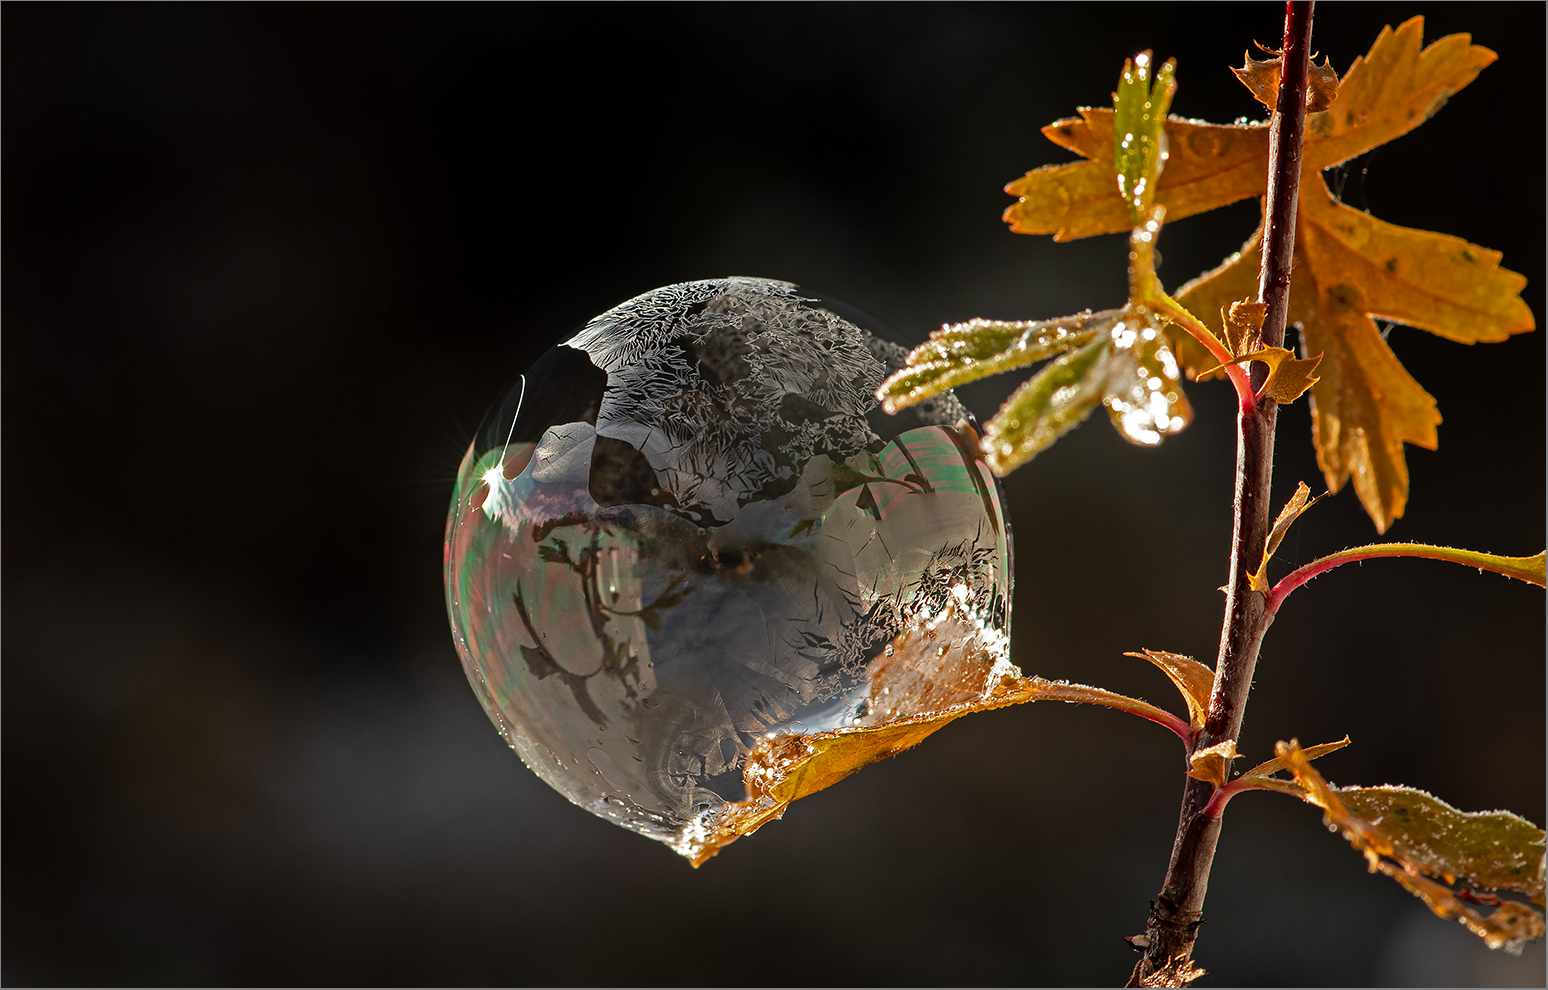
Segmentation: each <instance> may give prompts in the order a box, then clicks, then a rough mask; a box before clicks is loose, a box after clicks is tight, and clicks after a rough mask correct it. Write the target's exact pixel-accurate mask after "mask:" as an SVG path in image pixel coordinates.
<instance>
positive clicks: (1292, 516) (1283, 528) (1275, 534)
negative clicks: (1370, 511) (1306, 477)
mask: <svg viewBox="0 0 1548 990" xmlns="http://www.w3.org/2000/svg"><path fill="white" fill-rule="evenodd" d="M1324 494H1325V493H1324ZM1323 497H1324V495H1318V496H1317V497H1316V498H1312V497H1311V489H1310V488H1307V487H1306V482H1304V481H1298V482H1296V485H1295V494H1294V495H1292V496H1290V501H1288V502H1286V503H1285V507H1284V508H1283V509H1280V510H1279V517H1278V518H1277V519H1275V520H1274V527H1273V529H1271V530H1270V531H1269V535H1268V539H1267V540H1266V541H1265V543H1264V546H1263V562H1262V563H1261V564H1259V565H1258V570H1257V571H1256V573H1253V574H1249V575H1248V576H1247V585H1248V587H1250V588H1252V590H1253V591H1268V590H1269V584H1268V581H1267V580H1266V579H1265V577H1264V575H1265V573H1266V572H1267V571H1268V562H1269V558H1270V557H1272V556H1273V555H1274V551H1275V550H1278V549H1279V544H1280V542H1281V541H1283V540H1284V538H1285V534H1286V533H1288V532H1289V531H1290V527H1291V526H1292V525H1293V524H1294V523H1295V521H1296V520H1297V519H1299V518H1301V513H1303V512H1305V511H1306V510H1307V509H1309V508H1311V507H1312V506H1314V505H1316V504H1317V503H1318V502H1320V501H1321V500H1322V499H1323Z"/></svg>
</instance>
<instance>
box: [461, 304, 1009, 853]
mask: <svg viewBox="0 0 1548 990" xmlns="http://www.w3.org/2000/svg"><path fill="white" fill-rule="evenodd" d="M905 355H906V348H904V347H902V346H901V345H900V344H898V343H897V342H896V340H895V339H893V337H892V335H891V333H890V331H887V330H886V329H885V328H883V327H882V326H880V325H879V324H877V323H876V322H875V321H873V320H871V319H870V318H868V317H866V316H864V315H863V314H860V313H858V312H856V311H854V310H852V309H850V308H848V307H846V306H844V305H843V304H841V303H838V302H836V301H833V300H828V299H824V298H823V297H821V296H818V295H816V294H814V293H811V292H807V291H805V290H802V289H800V288H798V287H796V286H794V285H791V284H789V283H785V282H776V281H771V280H766V279H754V278H728V279H715V280H707V281H702V282H690V283H686V284H682V285H673V286H668V287H666V288H662V289H657V290H655V291H653V292H649V293H646V294H645V295H642V296H639V297H637V298H635V299H632V300H630V301H628V302H626V303H624V304H622V305H620V306H618V307H616V308H614V309H612V310H609V311H608V312H606V313H604V314H602V315H601V316H598V317H596V318H595V319H593V320H591V321H590V322H589V323H587V324H586V326H585V327H584V328H583V329H582V330H581V331H580V332H579V333H578V334H576V336H575V337H573V338H572V339H571V340H569V341H567V342H566V343H565V344H563V345H561V346H559V347H556V348H554V350H553V351H551V352H550V353H549V354H547V355H546V356H545V357H544V358H543V359H542V360H541V361H539V362H538V364H537V365H536V366H534V367H533V369H532V370H531V371H530V372H529V373H527V374H526V375H524V376H522V379H521V380H520V381H519V382H518V383H517V385H516V386H515V387H514V388H513V389H512V390H511V392H510V394H509V395H508V396H507V397H506V399H505V401H504V403H503V404H502V406H501V408H500V410H499V412H498V414H497V415H496V416H495V417H494V419H493V421H492V422H491V423H490V425H489V426H488V428H486V429H485V430H484V432H483V433H482V434H481V436H480V437H479V438H478V439H477V440H475V442H474V443H473V445H472V446H471V447H470V448H469V450H468V453H467V455H466V456H465V457H464V459H463V462H462V465H461V468H460V469H459V471H458V477H457V487H456V491H455V493H454V495H453V498H452V505H451V512H450V516H449V518H448V521H447V530H446V547H445V576H446V596H447V608H448V611H449V614H450V618H451V625H452V633H453V638H454V640H455V642H456V645H457V650H458V653H459V654H460V656H461V659H462V663H463V667H464V669H465V671H466V673H467V676H468V680H469V682H470V683H471V684H472V685H473V688H474V691H475V692H476V693H477V694H478V697H479V699H480V701H481V702H482V703H483V706H484V709H485V711H486V712H487V713H488V714H489V717H490V718H491V720H492V721H493V722H494V723H495V726H496V727H497V728H498V729H499V731H500V733H501V734H502V735H503V736H504V737H505V738H506V740H507V741H508V742H509V743H510V745H511V746H512V747H513V748H514V749H515V750H516V751H517V753H519V754H520V756H521V758H522V760H523V761H524V762H525V763H526V764H527V766H529V767H531V768H532V769H533V770H534V771H535V772H536V773H537V774H538V775H539V776H540V777H542V778H543V779H544V780H545V781H547V782H548V783H549V784H550V785H552V786H553V787H554V788H555V789H556V790H558V791H559V792H560V793H562V794H564V795H565V796H566V797H567V798H569V799H570V800H571V801H573V802H575V803H576V804H578V805H580V806H581V807H583V808H586V809H587V810H589V811H591V812H593V813H595V814H597V815H600V816H602V817H605V818H608V819H609V820H612V821H614V822H617V823H618V824H620V825H623V826H624V827H626V828H630V829H633V830H634V831H636V832H640V833H642V834H644V835H647V836H650V837H652V838H656V839H660V840H662V841H665V842H667V843H669V844H670V845H672V846H673V847H674V848H676V849H678V851H680V852H683V853H684V854H685V855H692V854H693V852H694V850H695V849H696V848H697V847H696V845H695V844H696V842H698V839H697V838H696V837H701V836H703V835H705V834H706V831H707V830H709V831H712V830H713V827H714V824H715V822H716V820H717V818H718V817H719V816H722V815H724V814H725V813H726V811H727V809H728V807H729V806H733V805H736V804H737V803H738V802H744V801H746V800H747V796H748V791H747V786H746V784H745V782H744V771H749V759H750V757H751V756H752V755H753V754H754V751H755V750H757V749H758V748H759V747H760V745H766V744H769V743H770V742H772V741H778V740H780V739H782V738H784V737H789V736H800V735H805V734H806V733H815V732H824V731H829V730H840V729H846V728H849V727H855V726H862V725H866V726H874V725H876V724H879V723H882V722H884V721H885V718H886V717H887V712H886V711H883V710H882V706H880V705H878V704H875V703H874V700H873V695H872V689H873V688H874V687H876V686H877V684H879V683H880V682H879V681H877V679H876V678H877V676H878V671H879V670H881V669H883V668H885V667H887V666H888V665H889V663H893V662H894V661H893V660H892V658H893V644H894V642H901V641H902V640H900V639H899V637H901V636H905V634H906V632H907V631H908V630H909V629H916V628H919V626H920V624H921V623H928V622H930V621H932V617H934V621H937V622H938V621H939V616H941V615H943V614H947V613H951V614H954V615H959V616H971V617H973V621H974V623H975V629H976V630H977V632H976V633H975V635H976V637H977V639H978V640H980V641H985V642H989V643H991V644H992V645H993V648H992V649H989V650H988V651H985V650H983V649H978V650H977V651H976V652H975V653H973V654H972V655H973V656H974V657H976V658H977V659H975V660H973V661H971V662H972V663H973V664H974V665H976V666H985V665H1003V664H1005V663H1007V661H1006V659H1005V655H1006V648H1007V646H1008V636H1009V631H1010V628H1009V627H1010V590H1011V589H1010V585H1011V548H1010V533H1009V529H1008V524H1007V520H1006V516H1005V512H1004V509H1003V505H1002V503H1001V499H1000V494H999V490H998V488H997V485H996V483H995V480H994V479H993V477H992V476H991V475H990V473H989V471H988V469H987V468H986V467H985V466H984V464H983V462H982V461H981V460H980V455H979V452H978V437H977V435H976V433H975V432H974V429H973V426H972V425H971V422H972V421H971V418H970V417H968V415H967V413H966V410H964V409H963V407H962V406H961V404H960V403H958V402H957V400H956V399H955V397H953V396H952V395H950V394H949V393H947V394H946V395H943V396H940V397H938V398H937V399H935V400H933V401H932V402H929V403H925V404H922V405H921V406H917V407H914V408H912V409H909V410H906V411H904V412H903V413H900V414H899V415H897V416H888V415H886V414H885V413H883V412H882V411H881V409H880V407H879V405H878V403H877V401H876V399H875V391H876V389H877V387H878V386H880V384H881V383H882V380H883V379H884V378H885V377H886V375H887V374H889V373H890V372H891V371H893V370H896V369H897V368H898V367H901V365H902V361H903V358H904V356H905ZM915 652H917V651H915ZM928 652H929V654H930V655H932V656H934V655H937V651H936V650H931V651H928ZM960 652H961V651H958V653H960ZM947 653H948V651H947V650H946V649H945V648H944V646H943V647H942V648H940V649H939V651H938V655H939V656H940V657H947ZM943 662H947V663H956V664H960V663H961V662H963V661H961V660H960V659H955V658H947V660H945V661H943ZM960 675H961V672H960V671H954V672H953V673H952V676H953V677H957V678H958V679H959V680H960ZM890 676H895V675H890ZM977 679H982V680H984V681H985V682H987V681H988V680H990V679H991V678H990V672H989V670H988V669H987V666H986V669H985V670H983V671H976V670H975V672H974V677H973V678H970V680H972V681H973V683H977ZM975 690H976V688H975ZM749 772H750V771H749Z"/></svg>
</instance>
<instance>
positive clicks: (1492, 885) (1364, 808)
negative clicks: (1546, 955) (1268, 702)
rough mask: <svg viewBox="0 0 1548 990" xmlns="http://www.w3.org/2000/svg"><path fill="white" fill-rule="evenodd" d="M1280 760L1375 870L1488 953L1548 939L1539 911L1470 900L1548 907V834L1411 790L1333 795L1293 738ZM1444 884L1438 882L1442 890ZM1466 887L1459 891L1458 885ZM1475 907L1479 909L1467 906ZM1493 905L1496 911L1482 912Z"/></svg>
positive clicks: (1506, 815) (1336, 791) (1280, 749)
mask: <svg viewBox="0 0 1548 990" xmlns="http://www.w3.org/2000/svg"><path fill="white" fill-rule="evenodd" d="M1275 753H1276V754H1277V755H1278V757H1279V760H1280V761H1281V762H1282V763H1283V764H1284V766H1285V767H1286V768H1287V769H1288V770H1290V772H1291V773H1293V774H1294V775H1295V781H1296V784H1297V785H1299V787H1300V788H1301V790H1302V796H1303V798H1304V799H1305V800H1306V801H1309V802H1311V803H1312V804H1315V805H1317V806H1318V807H1320V808H1322V809H1323V812H1324V815H1323V820H1324V821H1325V822H1326V823H1327V824H1328V825H1329V826H1330V827H1333V828H1336V829H1338V831H1340V832H1341V833H1343V836H1344V838H1345V839H1347V840H1349V844H1350V845H1352V846H1353V847H1354V848H1355V849H1356V850H1358V851H1359V852H1362V853H1364V855H1365V859H1366V863H1367V864H1368V866H1369V868H1370V870H1371V872H1373V873H1374V872H1377V871H1380V872H1381V873H1384V874H1386V875H1387V876H1389V877H1392V878H1393V879H1394V880H1396V881H1397V882H1398V883H1400V884H1402V885H1403V887H1404V888H1405V889H1407V890H1408V891H1409V892H1411V893H1412V894H1414V895H1415V896H1417V897H1419V898H1421V899H1422V900H1424V902H1425V903H1426V904H1428V905H1429V907H1430V910H1432V911H1434V912H1435V913H1436V914H1437V915H1439V916H1440V917H1442V918H1455V919H1456V920H1458V921H1460V922H1461V923H1462V924H1464V925H1466V926H1467V927H1468V928H1469V929H1470V930H1471V931H1473V932H1474V933H1475V934H1477V935H1478V936H1480V937H1481V938H1482V939H1483V940H1484V941H1485V942H1486V943H1488V945H1489V947H1490V948H1494V949H1499V948H1504V949H1507V950H1514V951H1517V952H1519V951H1520V948H1521V945H1522V944H1523V943H1525V942H1526V941H1528V940H1530V939H1534V938H1539V937H1541V936H1542V935H1543V934H1544V931H1545V926H1544V918H1543V912H1542V911H1541V910H1534V909H1533V908H1532V907H1531V906H1529V905H1528V904H1524V903H1521V902H1519V901H1496V904H1497V906H1494V905H1490V904H1489V903H1487V902H1489V901H1495V900H1496V899H1495V898H1492V897H1488V898H1484V897H1476V896H1472V895H1471V893H1470V892H1471V890H1472V889H1473V888H1480V889H1485V890H1507V891H1515V892H1517V893H1520V894H1524V895H1526V897H1527V898H1528V900H1530V901H1531V903H1532V904H1534V905H1537V907H1538V908H1539V909H1540V908H1541V907H1542V906H1543V903H1544V862H1545V859H1544V850H1545V842H1544V840H1545V835H1544V832H1543V830H1542V829H1540V828H1538V827H1537V826H1536V825H1533V824H1532V823H1531V822H1529V821H1527V820H1526V819H1524V818H1521V817H1520V816H1518V815H1513V814H1511V813H1510V812H1507V811H1488V812H1464V811H1458V810H1457V809H1456V808H1453V807H1451V806H1450V805H1448V804H1446V803H1445V802H1444V801H1441V800H1440V799H1439V798H1436V797H1433V796H1431V795H1429V794H1426V793H1425V792H1423V791H1419V790H1415V789H1413V788H1411V787H1395V786H1391V785H1387V786H1382V787H1344V788H1334V787H1332V786H1331V785H1329V784H1328V782H1327V781H1326V780H1324V779H1323V778H1322V775H1321V774H1319V773H1318V772H1317V771H1316V770H1315V769H1314V768H1313V767H1312V765H1311V762H1310V760H1309V759H1308V756H1307V753H1306V751H1303V750H1302V749H1301V748H1300V746H1299V745H1297V744H1296V742H1295V741H1294V740H1292V741H1290V742H1289V743H1283V742H1282V743H1279V744H1278V745H1277V746H1276V747H1275ZM1437 881H1439V882H1437ZM1459 881H1461V882H1462V884H1463V885H1462V888H1461V892H1460V893H1459V892H1458V891H1455V890H1453V889H1452V888H1451V885H1453V884H1457V883H1458V882H1459ZM1467 901H1472V903H1471V904H1470V903H1467ZM1487 906H1494V910H1493V911H1492V912H1490V913H1487V914H1486V913H1484V912H1483V911H1481V910H1479V909H1478V908H1479V907H1487Z"/></svg>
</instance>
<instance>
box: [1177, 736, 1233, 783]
mask: <svg viewBox="0 0 1548 990" xmlns="http://www.w3.org/2000/svg"><path fill="white" fill-rule="evenodd" d="M1234 759H1236V740H1234V739H1227V740H1226V741H1225V742H1219V743H1215V745H1213V746H1206V747H1205V748H1203V749H1201V750H1197V751H1196V752H1194V754H1193V755H1192V756H1190V757H1188V767H1189V770H1188V776H1190V777H1192V778H1193V779H1194V780H1203V781H1207V782H1209V783H1211V784H1214V785H1215V786H1216V787H1221V786H1223V785H1224V784H1225V778H1226V768H1227V767H1229V766H1230V765H1231V761H1232V760H1234Z"/></svg>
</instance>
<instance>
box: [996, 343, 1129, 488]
mask: <svg viewBox="0 0 1548 990" xmlns="http://www.w3.org/2000/svg"><path fill="white" fill-rule="evenodd" d="M1112 350H1113V339H1112V335H1111V334H1105V333H1104V334H1102V335H1101V336H1099V337H1098V338H1097V339H1096V340H1093V341H1092V342H1091V343H1089V344H1087V345H1086V346H1085V347H1082V348H1081V349H1080V350H1078V351H1071V352H1069V353H1066V354H1064V355H1063V356H1062V357H1060V358H1059V359H1058V360H1057V361H1055V362H1053V363H1052V364H1050V365H1049V366H1048V367H1046V368H1044V369H1043V370H1042V371H1039V372H1038V373H1037V374H1036V375H1034V376H1033V377H1032V378H1031V380H1029V381H1028V382H1026V383H1025V384H1023V385H1022V386H1021V387H1020V388H1018V389H1017V390H1016V391H1015V392H1013V393H1012V394H1011V397H1010V398H1009V399H1007V400H1005V405H1003V406H1001V407H1000V411H999V412H998V413H996V414H995V417H994V418H993V419H991V420H990V421H989V422H988V424H987V425H986V426H985V427H984V441H983V450H984V458H985V461H986V462H987V463H988V465H989V469H990V470H991V471H993V472H994V473H995V474H998V475H1002V476H1003V475H1005V474H1008V473H1009V472H1011V471H1013V470H1015V469H1016V468H1018V467H1020V466H1021V465H1023V464H1025V463H1026V462H1027V461H1030V460H1031V459H1032V458H1033V457H1035V456H1037V454H1038V453H1039V452H1040V451H1042V450H1044V449H1046V448H1047V447H1048V446H1049V445H1050V444H1052V443H1053V442H1054V441H1055V440H1057V439H1059V437H1061V436H1063V435H1064V434H1065V433H1067V432H1069V431H1070V430H1071V429H1072V428H1074V426H1075V425H1076V424H1077V423H1079V422H1080V421H1081V420H1083V419H1085V418H1086V417H1087V416H1088V415H1090V413H1091V410H1093V409H1095V408H1096V407H1097V406H1098V405H1099V404H1100V403H1101V401H1102V397H1103V395H1104V394H1105V393H1106V391H1107V376H1108V371H1109V368H1110V365H1111V358H1112Z"/></svg>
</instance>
